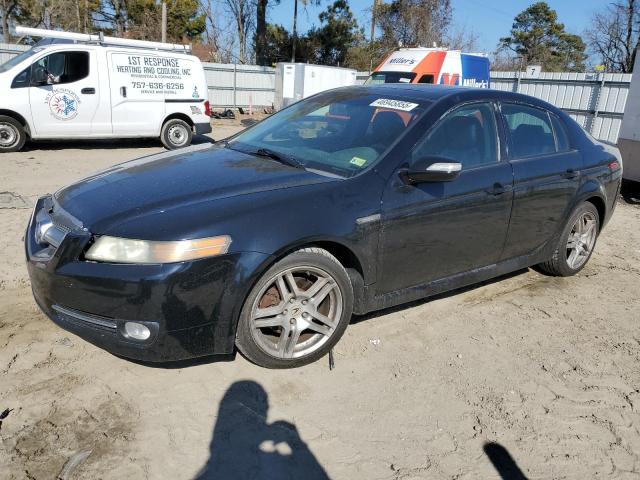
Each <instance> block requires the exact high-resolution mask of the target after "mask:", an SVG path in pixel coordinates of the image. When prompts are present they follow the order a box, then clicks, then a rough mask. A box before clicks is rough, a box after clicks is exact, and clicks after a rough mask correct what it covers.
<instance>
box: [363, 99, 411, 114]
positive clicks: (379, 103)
mask: <svg viewBox="0 0 640 480" xmlns="http://www.w3.org/2000/svg"><path fill="white" fill-rule="evenodd" d="M369 106H370V107H382V108H392V109H394V110H402V111H404V112H410V111H411V110H413V109H414V108H416V107H417V106H418V104H417V103H411V102H403V101H402V100H392V99H390V98H379V99H377V100H376V101H375V102H372V103H370V104H369Z"/></svg>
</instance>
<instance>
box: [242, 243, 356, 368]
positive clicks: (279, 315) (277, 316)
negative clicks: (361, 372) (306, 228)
mask: <svg viewBox="0 0 640 480" xmlns="http://www.w3.org/2000/svg"><path fill="white" fill-rule="evenodd" d="M352 311H353V287H352V285H351V282H350V280H349V276H348V274H347V272H346V270H345V269H344V267H343V266H342V265H341V264H340V262H339V261H338V260H337V259H336V258H335V257H334V256H333V255H331V254H330V253H329V252H327V251H326V250H323V249H320V248H305V249H303V250H298V251H297V252H294V253H292V254H291V255H289V256H287V257H285V258H284V259H282V260H280V261H279V262H278V263H276V264H275V265H274V266H273V267H271V268H270V269H269V270H268V271H267V272H266V273H265V274H264V275H263V276H262V277H261V278H260V280H258V282H257V283H256V285H255V286H254V287H253V289H252V290H251V292H250V293H249V295H248V297H247V299H246V300H245V303H244V306H243V308H242V312H241V314H240V321H239V324H238V332H237V335H236V346H237V347H238V349H239V350H240V352H241V353H242V354H243V355H244V356H245V357H247V358H248V359H249V360H250V361H252V362H253V363H255V364H257V365H260V366H262V367H266V368H293V367H300V366H302V365H306V364H308V363H311V362H314V361H316V360H318V359H319V358H321V357H322V356H324V355H325V354H326V353H328V352H329V350H331V349H332V348H333V346H334V345H335V344H336V343H337V342H338V340H340V337H341V336H342V334H343V333H344V331H345V329H346V328H347V325H348V324H349V320H350V318H351V313H352Z"/></svg>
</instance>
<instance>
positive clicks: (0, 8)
mask: <svg viewBox="0 0 640 480" xmlns="http://www.w3.org/2000/svg"><path fill="white" fill-rule="evenodd" d="M17 8H18V0H0V16H2V35H3V37H4V41H5V42H7V43H9V42H11V31H10V28H11V27H10V24H11V18H12V17H13V16H14V14H15V12H16V10H17Z"/></svg>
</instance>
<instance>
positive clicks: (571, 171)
mask: <svg viewBox="0 0 640 480" xmlns="http://www.w3.org/2000/svg"><path fill="white" fill-rule="evenodd" d="M563 176H564V178H577V177H579V176H580V172H579V171H577V170H574V169H573V168H568V169H567V171H566V172H564V175H563Z"/></svg>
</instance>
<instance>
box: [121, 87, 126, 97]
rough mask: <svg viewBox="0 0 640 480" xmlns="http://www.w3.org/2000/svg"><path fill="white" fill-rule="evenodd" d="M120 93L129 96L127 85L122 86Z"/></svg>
mask: <svg viewBox="0 0 640 480" xmlns="http://www.w3.org/2000/svg"><path fill="white" fill-rule="evenodd" d="M120 95H122V96H123V97H124V98H127V87H120Z"/></svg>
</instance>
